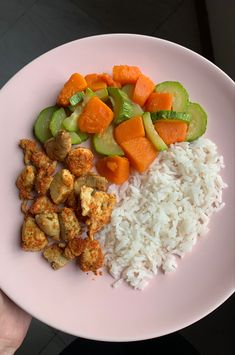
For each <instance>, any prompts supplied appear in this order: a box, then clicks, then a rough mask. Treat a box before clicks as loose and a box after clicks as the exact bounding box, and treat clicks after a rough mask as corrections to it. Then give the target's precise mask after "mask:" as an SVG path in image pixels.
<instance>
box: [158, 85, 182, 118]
mask: <svg viewBox="0 0 235 355" xmlns="http://www.w3.org/2000/svg"><path fill="white" fill-rule="evenodd" d="M155 91H156V92H168V93H170V94H172V95H173V103H172V110H174V111H181V112H184V111H187V107H188V102H189V95H188V92H187V91H186V89H185V88H184V87H183V85H182V84H181V83H179V82H178V81H164V82H162V83H160V84H158V85H156V87H155Z"/></svg>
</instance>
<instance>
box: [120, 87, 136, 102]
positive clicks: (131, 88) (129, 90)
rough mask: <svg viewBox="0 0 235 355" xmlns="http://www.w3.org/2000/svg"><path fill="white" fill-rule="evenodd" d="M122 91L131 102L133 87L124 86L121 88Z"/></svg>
mask: <svg viewBox="0 0 235 355" xmlns="http://www.w3.org/2000/svg"><path fill="white" fill-rule="evenodd" d="M122 91H124V92H125V93H126V94H127V96H128V97H129V99H131V100H132V97H133V92H134V85H132V84H127V85H124V86H123V87H122Z"/></svg>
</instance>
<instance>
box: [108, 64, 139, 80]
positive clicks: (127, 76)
mask: <svg viewBox="0 0 235 355" xmlns="http://www.w3.org/2000/svg"><path fill="white" fill-rule="evenodd" d="M140 75H141V71H140V69H139V68H138V67H135V66H129V65H114V67H113V79H114V80H115V81H117V82H119V83H120V84H121V85H125V84H135V83H136V81H137V79H138V78H139V76H140Z"/></svg>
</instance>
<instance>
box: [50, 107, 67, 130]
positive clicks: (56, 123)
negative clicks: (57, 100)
mask: <svg viewBox="0 0 235 355" xmlns="http://www.w3.org/2000/svg"><path fill="white" fill-rule="evenodd" d="M65 117H66V113H65V110H64V108H63V107H61V108H60V109H59V110H56V111H55V112H54V113H53V115H52V117H51V122H50V130H51V134H52V135H53V136H56V135H57V133H58V132H59V130H60V128H61V125H62V122H63V120H64V119H65Z"/></svg>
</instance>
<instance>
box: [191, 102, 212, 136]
mask: <svg viewBox="0 0 235 355" xmlns="http://www.w3.org/2000/svg"><path fill="white" fill-rule="evenodd" d="M188 113H189V114H191V122H190V124H189V127H188V132H187V135H186V140H187V141H189V142H190V141H194V140H195V139H197V138H199V137H200V136H202V135H203V134H204V133H205V131H206V126H207V114H206V112H205V111H204V109H203V108H202V107H201V106H200V105H199V104H198V103H192V102H190V103H189V106H188Z"/></svg>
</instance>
